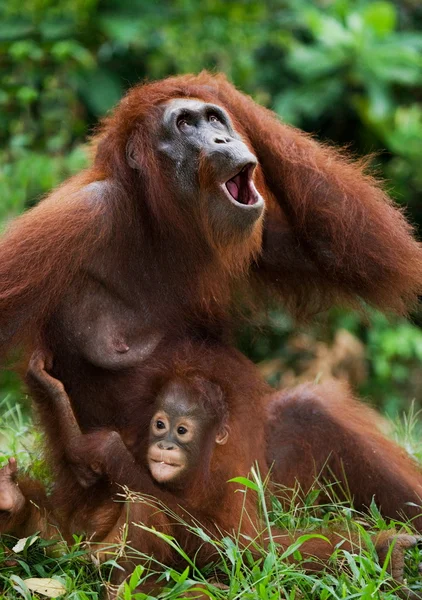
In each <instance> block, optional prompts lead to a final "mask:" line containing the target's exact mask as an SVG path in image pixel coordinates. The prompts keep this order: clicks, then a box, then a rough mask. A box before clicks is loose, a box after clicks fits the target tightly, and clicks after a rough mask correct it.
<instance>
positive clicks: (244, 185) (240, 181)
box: [223, 163, 260, 206]
mask: <svg viewBox="0 0 422 600" xmlns="http://www.w3.org/2000/svg"><path fill="white" fill-rule="evenodd" d="M254 169H255V164H253V163H248V164H247V165H245V166H244V167H243V168H242V169H241V170H240V171H239V172H238V173H237V175H235V176H234V177H232V178H231V179H229V180H228V181H226V183H225V184H223V188H225V190H226V191H227V193H228V196H229V198H230V200H232V202H233V201H234V202H235V203H236V204H241V205H243V206H253V205H254V204H257V202H259V198H260V196H259V194H258V192H257V190H256V188H255V185H254V183H253V180H252V174H253V172H254Z"/></svg>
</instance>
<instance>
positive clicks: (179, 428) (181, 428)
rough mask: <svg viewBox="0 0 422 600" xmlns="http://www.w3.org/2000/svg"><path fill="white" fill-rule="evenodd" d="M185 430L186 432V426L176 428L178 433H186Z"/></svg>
mask: <svg viewBox="0 0 422 600" xmlns="http://www.w3.org/2000/svg"><path fill="white" fill-rule="evenodd" d="M187 432H188V430H187V429H186V427H182V426H180V427H178V428H177V433H178V434H179V435H185V433H187Z"/></svg>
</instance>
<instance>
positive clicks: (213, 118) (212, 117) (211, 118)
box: [208, 115, 221, 123]
mask: <svg viewBox="0 0 422 600" xmlns="http://www.w3.org/2000/svg"><path fill="white" fill-rule="evenodd" d="M208 121H209V122H210V123H221V121H220V119H219V118H218V117H217V116H216V115H210V116H209V117H208Z"/></svg>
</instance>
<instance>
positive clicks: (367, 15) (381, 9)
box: [362, 2, 397, 37]
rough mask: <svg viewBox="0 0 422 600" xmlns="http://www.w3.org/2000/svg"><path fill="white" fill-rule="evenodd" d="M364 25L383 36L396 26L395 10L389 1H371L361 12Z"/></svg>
mask: <svg viewBox="0 0 422 600" xmlns="http://www.w3.org/2000/svg"><path fill="white" fill-rule="evenodd" d="M362 16H363V20H364V22H365V25H367V26H369V27H370V29H372V30H373V31H374V32H375V33H376V34H377V35H378V36H380V37H384V36H386V35H388V34H389V33H391V32H393V31H394V29H395V27H396V21H397V10H396V8H395V6H394V5H393V4H392V3H391V2H372V3H371V4H368V6H365V8H364V10H363V12H362Z"/></svg>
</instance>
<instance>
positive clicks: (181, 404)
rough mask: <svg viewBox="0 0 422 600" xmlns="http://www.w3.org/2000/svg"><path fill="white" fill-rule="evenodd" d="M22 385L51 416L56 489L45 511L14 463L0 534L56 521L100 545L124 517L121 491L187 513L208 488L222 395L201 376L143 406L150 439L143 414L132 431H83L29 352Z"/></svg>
mask: <svg viewBox="0 0 422 600" xmlns="http://www.w3.org/2000/svg"><path fill="white" fill-rule="evenodd" d="M27 383H28V385H29V387H30V391H31V393H32V396H33V398H34V400H35V402H36V405H37V409H38V412H40V413H41V415H42V412H43V411H49V413H50V416H51V415H53V416H54V417H53V418H50V422H52V423H54V429H52V430H51V431H48V430H47V432H46V433H47V435H48V437H49V440H48V441H49V445H50V450H51V448H53V450H54V448H55V447H56V446H57V445H58V444H60V445H61V447H62V455H59V454H57V453H56V455H55V461H54V463H53V465H52V467H53V469H54V471H55V475H56V485H55V491H54V492H53V495H52V497H51V498H50V499H49V501H48V511H46V506H47V498H46V496H45V494H43V495H41V490H42V486H41V485H40V484H38V483H37V482H30V484H31V485H30V486H29V488H28V485H27V484H26V482H24V480H22V484H23V485H22V486H21V480H19V481H18V480H17V476H16V471H17V465H16V460H15V459H10V461H9V463H10V464H9V465H7V466H6V467H4V468H3V469H1V470H0V488H1V489H0V515H3V519H2V521H0V533H1V532H9V533H14V534H15V535H18V536H19V535H22V533H23V532H25V534H26V535H28V525H29V521H31V522H35V521H36V522H37V527H35V529H41V530H42V531H43V532H46V533H47V532H49V531H50V527H49V526H48V524H47V520H49V522H52V523H54V524H57V523H58V524H59V528H61V529H62V531H65V532H66V533H67V534H68V536H71V535H72V534H73V533H81V532H85V533H86V534H87V535H89V536H90V537H91V538H93V539H95V540H97V541H101V540H103V539H104V538H105V537H108V533H109V532H110V531H112V530H114V529H115V524H116V522H117V521H118V520H119V518H120V516H121V513H122V512H123V506H124V503H122V502H114V501H113V500H115V499H116V495H117V494H119V493H121V492H122V489H121V486H126V487H128V488H130V489H131V490H133V491H136V492H140V493H143V494H149V495H151V496H154V497H156V498H158V499H159V500H160V501H162V502H163V503H165V504H168V505H172V504H174V502H175V501H176V502H183V504H184V505H186V507H187V506H188V505H190V504H191V503H190V501H189V499H190V498H192V497H195V494H196V490H198V489H201V488H202V489H204V486H207V485H208V484H209V481H208V479H209V475H210V468H211V461H212V457H213V452H214V449H215V447H216V444H218V445H224V444H225V443H226V442H227V440H228V436H229V433H228V432H229V427H228V424H227V421H228V411H227V407H226V404H225V401H224V399H223V393H222V391H221V389H220V387H219V386H218V385H216V384H214V383H211V382H209V381H207V380H205V379H203V378H201V377H194V378H192V380H189V381H184V380H182V379H178V378H174V379H170V380H168V381H167V382H165V383H164V385H163V384H162V382H161V389H160V391H159V393H158V394H157V397H156V400H155V402H154V403H151V404H150V405H149V404H146V403H143V404H142V405H141V406H142V412H145V413H146V414H148V412H149V414H150V415H151V416H150V418H149V435H146V433H145V432H146V430H147V427H145V425H143V423H144V422H145V420H144V419H145V415H143V417H144V419H143V420H141V419H138V421H135V420H131V422H132V425H131V427H128V428H127V430H124V431H122V432H117V431H110V430H107V429H99V430H96V431H93V432H90V433H83V432H82V431H81V429H80V427H79V425H78V422H77V420H76V418H75V415H74V412H73V409H72V406H71V403H70V399H69V396H68V395H67V393H66V391H65V389H64V386H63V385H62V383H61V382H60V381H59V380H57V379H55V378H53V377H52V376H51V375H49V374H48V373H47V371H46V365H45V357H44V356H43V354H42V353H40V352H38V353H34V355H33V357H32V359H31V361H30V365H29V370H28V376H27ZM57 456H58V457H59V460H58V461H57ZM57 463H58V464H57ZM32 483H33V485H32ZM69 483H71V485H69ZM78 484H79V485H78ZM21 487H22V492H21V491H20V488H21ZM27 488H28V489H29V493H28V494H26V493H25V492H26V489H27ZM32 489H34V490H36V491H37V500H38V502H37V506H35V505H34V504H33V499H32V494H31V491H32ZM62 490H64V492H62ZM73 494H74V496H73ZM84 498H86V499H87V500H86V501H85V500H84ZM13 499H15V502H13ZM2 500H3V502H2ZM25 500H26V501H25ZM40 500H41V501H40ZM2 504H4V505H5V506H4V507H2V506H1V505H2ZM6 504H7V506H6ZM10 504H13V506H9V505H10ZM87 506H88V507H89V509H88V510H87ZM53 507H54V508H53ZM75 507H76V508H75ZM3 508H4V510H3ZM39 508H42V510H41V511H39ZM130 510H131V511H132V507H131V509H130ZM47 512H48V514H47ZM41 514H42V515H43V517H44V520H45V521H46V522H45V525H44V523H43V522H42V517H41ZM12 516H13V518H12ZM8 517H10V518H8ZM131 518H134V517H133V515H132V514H131V513H130V514H129V519H131ZM138 520H140V518H139V517H138ZM17 525H18V526H17Z"/></svg>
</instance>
